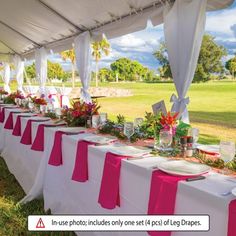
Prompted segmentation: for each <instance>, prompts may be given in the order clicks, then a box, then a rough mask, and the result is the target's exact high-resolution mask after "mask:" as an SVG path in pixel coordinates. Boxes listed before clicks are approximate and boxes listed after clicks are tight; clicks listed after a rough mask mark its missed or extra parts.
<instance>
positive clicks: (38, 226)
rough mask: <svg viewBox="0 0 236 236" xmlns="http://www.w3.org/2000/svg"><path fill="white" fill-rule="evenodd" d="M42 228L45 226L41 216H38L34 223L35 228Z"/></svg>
mask: <svg viewBox="0 0 236 236" xmlns="http://www.w3.org/2000/svg"><path fill="white" fill-rule="evenodd" d="M44 228H45V225H44V223H43V220H42V218H39V220H38V223H37V225H36V229H44Z"/></svg>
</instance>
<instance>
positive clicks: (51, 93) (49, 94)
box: [45, 86, 60, 108]
mask: <svg viewBox="0 0 236 236" xmlns="http://www.w3.org/2000/svg"><path fill="white" fill-rule="evenodd" d="M45 95H46V98H48V99H49V100H52V104H53V107H54V108H59V107H60V103H59V100H58V97H57V90H56V89H55V87H53V86H47V87H45Z"/></svg>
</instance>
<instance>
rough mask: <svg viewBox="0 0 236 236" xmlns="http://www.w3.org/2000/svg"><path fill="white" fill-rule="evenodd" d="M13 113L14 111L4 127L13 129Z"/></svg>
mask: <svg viewBox="0 0 236 236" xmlns="http://www.w3.org/2000/svg"><path fill="white" fill-rule="evenodd" d="M13 113H14V112H10V114H9V116H8V118H7V120H6V123H5V125H4V129H13Z"/></svg>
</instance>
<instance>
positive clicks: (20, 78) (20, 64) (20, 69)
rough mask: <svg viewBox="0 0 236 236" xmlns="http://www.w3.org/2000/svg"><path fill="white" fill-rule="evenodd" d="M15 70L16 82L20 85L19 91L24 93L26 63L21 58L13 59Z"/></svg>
mask: <svg viewBox="0 0 236 236" xmlns="http://www.w3.org/2000/svg"><path fill="white" fill-rule="evenodd" d="M13 61H14V65H15V70H16V81H17V84H18V88H17V89H18V90H19V91H21V92H22V93H24V90H23V87H22V86H23V83H24V61H23V60H22V59H21V58H20V56H18V55H16V56H15V57H14V59H13Z"/></svg>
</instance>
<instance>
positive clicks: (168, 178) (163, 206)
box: [148, 170, 189, 236]
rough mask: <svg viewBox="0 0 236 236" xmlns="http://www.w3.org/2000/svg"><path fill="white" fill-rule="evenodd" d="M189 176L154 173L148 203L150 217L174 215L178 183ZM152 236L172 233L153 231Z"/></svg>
mask: <svg viewBox="0 0 236 236" xmlns="http://www.w3.org/2000/svg"><path fill="white" fill-rule="evenodd" d="M187 178H189V177H187V176H174V175H168V174H166V173H164V172H163V171H161V170H155V171H153V172H152V178H151V187H150V194H149V203H148V215H173V214H174V213H175V212H174V211H175V200H176V193H177V188H178V182H179V181H181V180H186V179H187ZM148 234H149V235H152V236H170V235H171V232H170V231H168V232H167V231H151V232H148Z"/></svg>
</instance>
